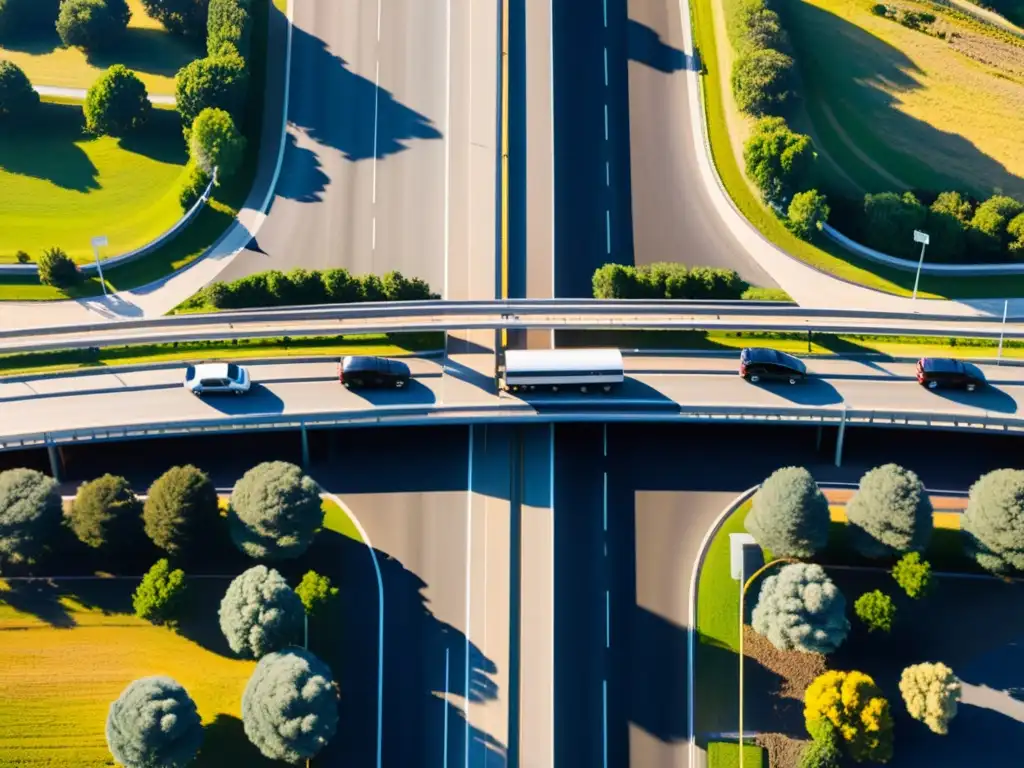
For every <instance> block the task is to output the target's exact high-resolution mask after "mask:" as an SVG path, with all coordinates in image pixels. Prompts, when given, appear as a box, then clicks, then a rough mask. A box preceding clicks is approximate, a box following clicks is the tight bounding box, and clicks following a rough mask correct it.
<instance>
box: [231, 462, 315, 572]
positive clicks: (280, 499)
mask: <svg viewBox="0 0 1024 768" xmlns="http://www.w3.org/2000/svg"><path fill="white" fill-rule="evenodd" d="M228 520H229V522H230V525H231V537H232V539H234V542H235V545H236V546H237V547H238V548H239V549H241V550H242V551H243V552H244V553H245V554H247V555H249V556H250V557H254V558H268V559H277V558H294V557H298V556H299V555H301V554H302V553H303V552H305V551H306V550H307V549H308V548H309V545H310V544H312V543H313V536H314V535H315V534H316V532H317V531H318V530H319V529H320V526H321V525H322V524H323V520H324V511H323V507H322V506H321V501H320V489H319V487H318V486H317V484H316V482H315V481H314V480H313V478H311V477H309V476H308V475H306V474H304V473H303V472H302V470H301V469H300V468H299V467H297V466H295V465H294V464H289V463H287V462H284V461H267V462H264V463H262V464H258V465H257V466H255V467H253V468H252V469H250V470H249V471H248V472H246V473H245V474H244V475H242V478H241V479H240V480H239V481H238V482H237V483H235V487H234V490H232V492H231V509H230V511H229V513H228Z"/></svg>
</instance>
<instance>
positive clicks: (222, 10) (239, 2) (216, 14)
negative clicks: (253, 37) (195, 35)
mask: <svg viewBox="0 0 1024 768" xmlns="http://www.w3.org/2000/svg"><path fill="white" fill-rule="evenodd" d="M249 34H250V19H249V0H210V11H209V13H208V14H207V17H206V52H207V54H208V55H209V56H216V55H217V54H219V53H223V52H225V51H226V50H228V49H227V48H226V46H229V45H230V46H232V47H233V48H234V49H235V50H236V51H238V52H239V53H241V54H242V56H243V57H244V56H246V53H247V51H248V50H249Z"/></svg>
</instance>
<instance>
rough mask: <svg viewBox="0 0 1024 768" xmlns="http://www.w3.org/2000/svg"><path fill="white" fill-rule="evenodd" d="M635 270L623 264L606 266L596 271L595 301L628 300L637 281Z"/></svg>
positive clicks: (594, 283)
mask: <svg viewBox="0 0 1024 768" xmlns="http://www.w3.org/2000/svg"><path fill="white" fill-rule="evenodd" d="M634 271H635V270H632V271H631V268H630V267H626V266H623V265H622V264H604V265H602V266H600V267H598V268H597V269H596V270H595V271H594V277H593V280H592V283H593V288H594V298H595V299H626V298H629V295H628V294H629V291H630V290H631V289H632V287H633V283H634V281H635V279H636V278H635V275H634V274H633V272H634Z"/></svg>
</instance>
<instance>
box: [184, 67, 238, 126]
mask: <svg viewBox="0 0 1024 768" xmlns="http://www.w3.org/2000/svg"><path fill="white" fill-rule="evenodd" d="M248 77H249V76H248V71H247V70H246V67H245V60H244V59H243V58H242V57H241V56H239V55H238V53H236V52H234V51H229V52H227V53H224V54H220V55H218V56H211V57H208V58H205V59H196V60H195V61H192V62H190V63H188V64H187V65H185V66H184V67H182V68H181V69H180V70H179V71H178V74H177V77H176V78H175V87H174V90H175V94H176V100H177V106H178V112H179V113H180V114H181V122H182V124H183V125H184V126H185V128H186V129H187V130H189V129H191V127H192V122H193V121H194V120H195V119H196V118H197V117H198V116H199V113H200V112H202V111H203V110H204V109H210V108H216V109H223V110H224V111H225V112H227V113H228V114H229V115H231V116H232V118H235V119H237V118H238V117H239V115H240V114H241V111H242V106H243V105H244V103H245V92H246V86H247V84H248Z"/></svg>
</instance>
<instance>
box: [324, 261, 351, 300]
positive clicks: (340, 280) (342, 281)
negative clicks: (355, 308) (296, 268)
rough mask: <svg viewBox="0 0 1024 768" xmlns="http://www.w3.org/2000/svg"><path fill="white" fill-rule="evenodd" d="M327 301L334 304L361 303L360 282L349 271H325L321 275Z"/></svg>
mask: <svg viewBox="0 0 1024 768" xmlns="http://www.w3.org/2000/svg"><path fill="white" fill-rule="evenodd" d="M320 280H321V281H322V282H323V284H324V293H325V294H326V297H327V301H329V302H331V303H332V304H354V303H355V302H357V301H359V281H358V280H356V279H355V278H353V277H352V275H351V274H350V273H349V271H348V270H347V269H340V268H338V269H325V270H324V271H323V272H321V273H320Z"/></svg>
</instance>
